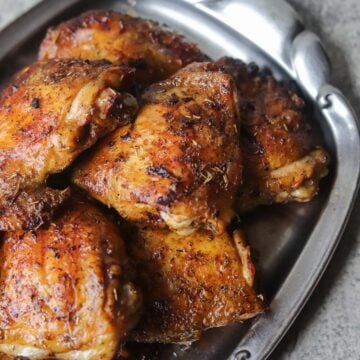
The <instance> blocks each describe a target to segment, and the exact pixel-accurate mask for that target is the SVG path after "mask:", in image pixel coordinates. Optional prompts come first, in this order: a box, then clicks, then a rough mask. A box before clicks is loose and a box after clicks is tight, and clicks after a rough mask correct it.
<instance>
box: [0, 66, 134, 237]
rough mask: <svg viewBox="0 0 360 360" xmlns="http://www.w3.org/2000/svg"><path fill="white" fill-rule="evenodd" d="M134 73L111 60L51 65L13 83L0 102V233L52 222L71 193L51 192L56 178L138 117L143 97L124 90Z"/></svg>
mask: <svg viewBox="0 0 360 360" xmlns="http://www.w3.org/2000/svg"><path fill="white" fill-rule="evenodd" d="M131 72H132V71H131V70H130V69H128V68H124V67H119V66H115V65H112V64H110V63H106V62H89V61H83V60H49V61H41V62H37V63H34V64H33V65H30V66H29V67H26V68H25V69H23V70H22V71H21V72H20V73H19V74H17V76H15V77H14V78H13V79H12V81H11V83H10V84H9V85H8V86H7V87H6V88H5V90H4V91H3V93H2V95H1V97H0V120H1V121H0V230H5V231H6V230H17V229H31V228H36V227H37V226H39V225H40V224H41V223H42V222H43V221H45V220H46V219H49V218H50V217H51V214H52V212H53V211H54V210H55V209H56V208H57V207H58V206H59V205H60V204H61V203H62V202H63V201H64V199H65V198H66V197H67V196H68V194H69V191H68V190H67V189H66V188H65V189H54V188H50V187H47V186H46V182H47V179H48V177H49V176H50V175H52V174H56V173H59V172H60V171H62V170H63V169H65V168H66V167H68V166H69V165H70V164H71V163H72V161H73V160H74V159H75V158H76V157H77V155H79V154H80V153H81V152H82V151H84V150H85V149H87V148H89V147H90V146H91V145H93V144H94V143H95V142H96V141H97V140H98V139H99V138H100V137H102V136H103V135H105V134H107V133H109V132H110V131H112V130H114V129H115V128H117V127H118V126H120V125H122V124H125V123H128V122H129V121H130V120H131V119H132V118H133V117H134V114H135V112H136V110H137V102H136V100H135V98H134V97H133V96H131V95H130V94H128V93H127V92H122V91H120V92H118V90H120V89H121V88H122V86H124V87H127V86H128V84H127V83H128V82H130V78H131ZM128 79H129V80H128Z"/></svg>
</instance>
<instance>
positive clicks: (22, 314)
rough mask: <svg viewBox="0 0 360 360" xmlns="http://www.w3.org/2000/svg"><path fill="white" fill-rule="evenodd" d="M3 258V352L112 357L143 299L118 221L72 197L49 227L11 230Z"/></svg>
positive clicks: (0, 344) (0, 349) (43, 356)
mask: <svg viewBox="0 0 360 360" xmlns="http://www.w3.org/2000/svg"><path fill="white" fill-rule="evenodd" d="M0 258H1V263H2V269H1V278H0V331H1V339H0V352H2V353H4V354H8V355H10V356H24V357H26V358H29V359H49V358H57V359H88V360H90V359H93V360H99V359H104V360H105V359H108V360H111V359H113V357H114V355H115V354H116V351H117V349H118V345H119V343H120V341H121V340H123V338H124V336H125V335H126V334H127V333H128V332H129V330H131V328H132V327H133V326H134V324H135V323H136V321H137V320H138V318H139V315H140V310H141V296H140V294H139V292H138V290H137V289H136V288H135V287H134V285H132V283H131V282H129V281H128V280H127V279H126V276H127V275H126V268H127V267H128V260H127V257H126V254H125V249H124V243H123V240H122V238H121V236H120V234H119V231H118V229H117V226H116V225H114V224H113V223H112V222H111V221H109V220H108V219H107V218H106V217H105V216H104V215H103V214H102V213H101V211H99V210H98V209H97V208H96V207H94V205H92V204H91V203H89V202H87V201H82V200H80V199H73V200H72V201H71V204H69V207H68V208H67V209H66V210H65V211H64V212H63V213H62V214H61V215H59V217H57V218H55V219H54V220H53V222H52V223H51V224H49V225H48V226H46V227H45V226H43V227H41V228H40V229H38V230H36V231H34V232H27V233H26V232H22V231H17V232H10V233H6V235H5V238H4V242H3V245H2V249H1V252H0ZM0 357H1V355H0Z"/></svg>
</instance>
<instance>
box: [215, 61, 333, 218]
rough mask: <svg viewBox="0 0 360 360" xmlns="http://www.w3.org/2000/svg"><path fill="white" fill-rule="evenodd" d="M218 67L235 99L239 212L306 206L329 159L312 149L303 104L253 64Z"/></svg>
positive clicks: (226, 63)
mask: <svg viewBox="0 0 360 360" xmlns="http://www.w3.org/2000/svg"><path fill="white" fill-rule="evenodd" d="M218 65H219V66H220V67H222V68H223V70H224V71H227V72H228V73H230V74H232V75H233V77H234V79H235V81H236V84H237V86H238V89H239V94H240V116H241V131H240V139H241V147H242V152H243V158H244V173H243V181H244V183H243V186H242V189H241V194H240V197H239V199H238V201H237V202H238V206H239V210H240V211H248V210H252V209H253V208H255V207H256V206H257V205H260V204H271V203H281V202H286V201H299V202H305V201H309V200H311V199H312V198H313V197H314V196H315V195H316V194H317V192H318V189H319V181H320V179H321V178H323V177H324V176H325V175H326V174H327V173H328V162H329V156H328V154H327V152H326V151H325V150H324V149H323V148H322V147H321V146H314V145H313V144H312V136H311V135H312V134H311V127H310V124H309V122H308V121H307V119H306V117H305V115H304V112H303V108H304V101H303V100H302V99H301V98H300V97H299V96H298V95H297V94H296V92H295V91H293V90H292V89H291V88H290V86H289V85H286V84H284V83H281V82H278V81H276V80H275V79H274V78H273V77H272V76H270V75H264V74H261V72H259V69H258V67H257V66H256V65H255V64H250V65H248V66H246V65H245V64H244V63H242V62H241V61H240V60H234V59H231V58H223V59H220V60H219V61H218Z"/></svg>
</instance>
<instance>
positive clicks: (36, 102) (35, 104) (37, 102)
mask: <svg viewBox="0 0 360 360" xmlns="http://www.w3.org/2000/svg"><path fill="white" fill-rule="evenodd" d="M30 105H31V107H32V108H33V109H38V108H39V107H40V100H39V98H33V99H32V100H31V104H30Z"/></svg>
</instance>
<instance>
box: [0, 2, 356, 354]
mask: <svg viewBox="0 0 360 360" xmlns="http://www.w3.org/2000/svg"><path fill="white" fill-rule="evenodd" d="M39 1H41V0H0V28H2V27H4V26H5V25H6V24H8V23H9V22H11V21H12V20H13V19H14V18H16V17H17V16H19V15H20V14H21V13H23V12H24V11H26V10H27V9H28V8H30V7H31V6H33V5H34V4H36V3H38V2H39ZM45 1H49V0H45ZM59 1H60V0H59ZM289 2H290V3H291V4H292V5H293V6H294V7H295V8H296V9H297V10H298V11H299V13H300V14H301V15H302V17H303V18H304V22H305V24H306V25H307V27H308V28H309V29H311V30H313V31H315V32H316V33H317V34H318V35H320V37H321V38H322V40H323V41H324V43H325V45H326V47H327V49H328V52H329V54H330V57H331V59H332V62H333V73H334V80H335V84H336V85H338V86H339V87H340V88H341V89H342V90H343V91H344V93H345V94H346V95H347V96H348V97H349V99H350V100H351V102H352V104H353V106H354V107H355V109H356V111H357V112H358V113H359V114H360V20H359V19H360V1H359V0H324V1H320V0H289ZM49 6H51V5H50V1H49ZM359 305H360V200H359V201H358V202H357V205H356V208H355V211H354V213H353V214H352V217H351V220H350V223H349V226H348V228H347V230H346V232H345V235H344V237H343V239H342V241H341V243H340V246H339V248H338V250H337V252H336V254H335V256H334V258H333V260H332V261H331V263H330V266H329V268H328V269H327V271H326V273H325V275H324V277H323V278H322V280H321V282H320V284H319V286H318V287H317V289H316V290H315V292H314V294H313V296H312V297H311V298H310V300H309V302H308V304H307V305H306V307H305V309H304V310H303V312H302V313H301V314H300V316H299V317H298V319H297V320H296V322H295V323H294V325H293V326H292V328H291V329H290V331H289V332H288V334H287V335H286V336H285V338H284V339H283V341H282V342H281V343H280V345H279V346H278V348H277V349H276V351H275V352H274V354H273V355H272V356H271V360H285V359H286V360H329V359H333V360H338V359H339V360H340V359H346V360H360V339H359V337H360V309H359V308H358V306H359Z"/></svg>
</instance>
